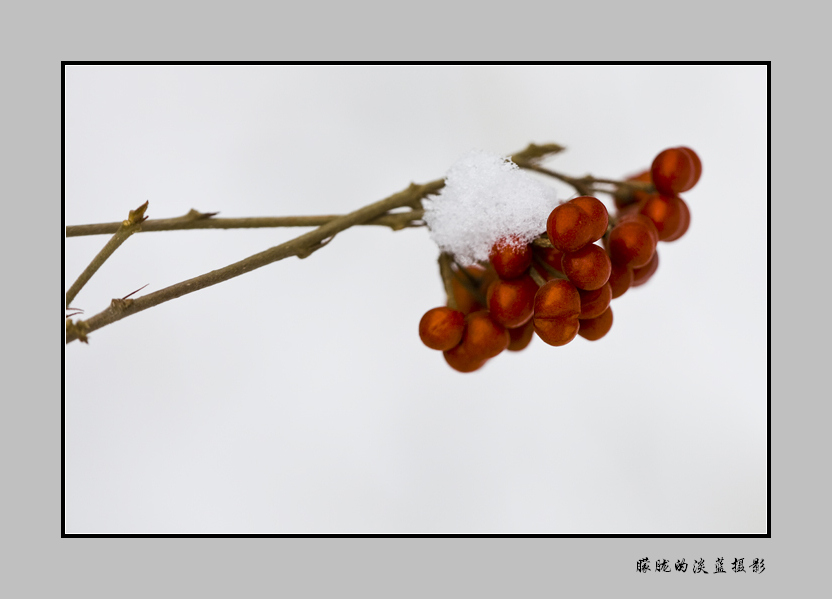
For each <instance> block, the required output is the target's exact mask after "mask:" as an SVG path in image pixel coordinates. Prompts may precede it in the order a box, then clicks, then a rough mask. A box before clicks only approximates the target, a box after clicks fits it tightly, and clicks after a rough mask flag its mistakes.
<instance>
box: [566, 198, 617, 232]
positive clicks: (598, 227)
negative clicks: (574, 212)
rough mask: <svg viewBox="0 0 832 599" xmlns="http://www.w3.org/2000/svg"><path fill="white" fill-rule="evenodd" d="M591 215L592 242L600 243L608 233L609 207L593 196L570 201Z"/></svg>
mask: <svg viewBox="0 0 832 599" xmlns="http://www.w3.org/2000/svg"><path fill="white" fill-rule="evenodd" d="M569 201H570V202H571V203H573V204H575V205H576V206H578V207H579V208H580V209H581V210H583V211H584V212H586V214H587V215H589V222H590V229H591V231H592V239H591V241H598V240H599V239H601V237H603V236H604V233H606V232H607V225H608V224H609V222H610V216H609V213H608V212H607V207H606V206H604V203H603V202H602V201H601V200H599V199H598V198H594V197H592V196H578V197H577V198H572V199H571V200H569Z"/></svg>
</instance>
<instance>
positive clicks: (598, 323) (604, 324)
mask: <svg viewBox="0 0 832 599" xmlns="http://www.w3.org/2000/svg"><path fill="white" fill-rule="evenodd" d="M611 328H612V308H607V309H606V310H605V311H604V313H603V314H601V316H598V317H597V318H590V319H589V320H581V329H580V330H579V331H578V334H579V335H580V336H581V337H583V338H584V339H587V340H589V341H598V340H599V339H600V338H601V337H603V336H604V335H606V334H607V333H609V332H610V329H611Z"/></svg>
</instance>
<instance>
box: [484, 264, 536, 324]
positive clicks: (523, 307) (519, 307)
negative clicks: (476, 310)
mask: <svg viewBox="0 0 832 599" xmlns="http://www.w3.org/2000/svg"><path fill="white" fill-rule="evenodd" d="M536 293H537V283H535V282H534V279H532V278H531V277H530V276H529V275H526V276H524V277H521V278H519V279H509V280H502V279H498V280H497V281H494V282H493V283H491V286H490V287H489V288H488V294H487V298H488V311H489V312H490V313H491V318H493V319H494V320H495V321H496V322H497V323H499V324H501V325H503V326H504V327H506V328H510V329H513V328H516V327H520V326H523V325H524V324H526V323H527V322H528V321H529V319H530V318H531V317H532V310H533V309H534V296H535V294H536Z"/></svg>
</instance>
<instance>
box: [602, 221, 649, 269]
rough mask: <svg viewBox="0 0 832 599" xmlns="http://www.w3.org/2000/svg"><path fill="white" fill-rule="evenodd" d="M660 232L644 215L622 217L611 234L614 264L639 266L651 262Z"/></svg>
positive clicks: (611, 254) (610, 243)
mask: <svg viewBox="0 0 832 599" xmlns="http://www.w3.org/2000/svg"><path fill="white" fill-rule="evenodd" d="M658 240H659V233H658V231H656V225H654V224H653V221H651V220H650V219H649V218H647V217H646V216H644V215H641V214H636V215H633V216H629V217H625V218H622V219H621V220H620V221H619V223H618V224H617V225H616V226H615V227H613V229H612V231H611V232H610V235H609V250H610V258H611V259H612V262H613V263H614V264H619V265H621V266H631V267H633V268H638V267H640V266H644V265H645V264H647V263H648V262H650V258H652V257H653V253H654V252H655V251H656V244H657V243H658Z"/></svg>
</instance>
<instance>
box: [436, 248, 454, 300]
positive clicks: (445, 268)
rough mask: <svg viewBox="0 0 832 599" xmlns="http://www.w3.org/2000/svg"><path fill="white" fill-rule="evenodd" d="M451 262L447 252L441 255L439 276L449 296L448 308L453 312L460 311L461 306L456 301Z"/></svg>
mask: <svg viewBox="0 0 832 599" xmlns="http://www.w3.org/2000/svg"><path fill="white" fill-rule="evenodd" d="M451 261H452V260H451V256H450V255H449V254H446V253H445V252H442V253H441V254H439V274H440V275H441V276H442V283H443V284H444V285H445V295H447V296H448V307H449V308H450V309H451V310H459V304H458V303H457V301H456V294H455V293H454V286H453V279H454V272H453V269H451Z"/></svg>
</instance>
